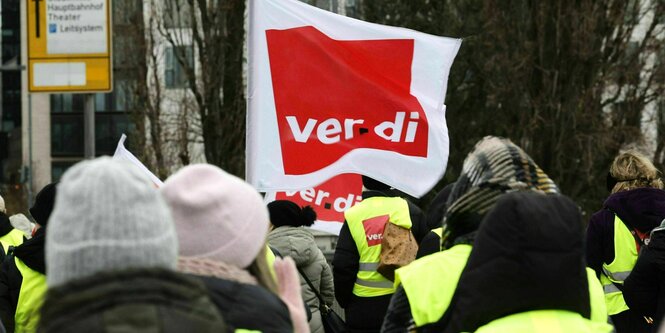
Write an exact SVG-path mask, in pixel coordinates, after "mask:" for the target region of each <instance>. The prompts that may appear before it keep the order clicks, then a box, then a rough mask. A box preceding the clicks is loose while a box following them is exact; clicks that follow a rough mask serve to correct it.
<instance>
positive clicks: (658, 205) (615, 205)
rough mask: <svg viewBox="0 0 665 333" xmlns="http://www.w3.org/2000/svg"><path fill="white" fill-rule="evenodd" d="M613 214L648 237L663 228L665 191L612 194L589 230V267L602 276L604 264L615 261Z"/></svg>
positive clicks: (598, 212) (648, 189) (650, 189)
mask: <svg viewBox="0 0 665 333" xmlns="http://www.w3.org/2000/svg"><path fill="white" fill-rule="evenodd" d="M614 214H616V215H617V216H619V218H620V219H621V220H622V221H623V222H624V223H625V224H626V226H627V227H628V229H629V230H630V229H637V230H639V231H640V232H642V233H649V232H651V230H653V228H656V227H658V226H659V225H660V222H661V221H662V220H663V218H664V217H665V191H663V190H659V189H654V188H638V189H634V190H630V191H624V192H618V193H615V194H612V195H611V196H610V197H609V198H607V200H605V203H604V204H603V209H601V210H599V211H597V212H596V213H595V214H593V216H591V220H590V221H589V226H588V228H587V245H586V246H587V249H586V257H587V264H588V265H589V267H591V268H592V269H593V270H595V271H596V274H598V277H600V274H601V273H602V269H603V263H607V264H610V263H611V262H612V261H614Z"/></svg>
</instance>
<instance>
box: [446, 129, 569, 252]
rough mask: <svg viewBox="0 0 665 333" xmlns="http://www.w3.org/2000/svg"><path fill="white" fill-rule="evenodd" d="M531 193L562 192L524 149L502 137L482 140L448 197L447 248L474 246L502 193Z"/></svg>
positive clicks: (468, 158) (464, 166) (467, 159)
mask: <svg viewBox="0 0 665 333" xmlns="http://www.w3.org/2000/svg"><path fill="white" fill-rule="evenodd" d="M529 190H533V191H539V192H542V193H546V194H557V193H559V189H558V188H557V186H556V184H554V182H553V181H552V180H551V179H550V178H549V177H548V176H547V174H545V172H543V170H541V169H540V167H538V165H537V164H536V163H535V162H534V161H533V160H532V159H531V157H529V155H527V154H526V153H525V152H524V150H522V148H520V147H518V146H517V145H515V144H514V143H512V142H511V141H510V140H508V139H504V138H499V137H493V136H487V137H485V138H483V139H482V140H480V141H479V142H478V143H477V144H476V146H475V148H474V149H473V151H472V152H471V153H469V155H468V156H467V157H466V159H465V160H464V165H463V167H462V173H461V175H460V176H459V178H458V179H457V182H456V183H455V187H454V188H453V190H452V192H451V194H450V197H449V198H448V211H447V212H446V215H445V216H444V220H443V224H444V226H445V228H444V234H443V237H442V241H443V248H444V249H447V248H450V247H452V246H454V245H456V244H470V243H472V242H473V239H474V238H475V237H474V236H475V232H476V231H477V230H478V227H479V226H480V222H481V221H482V219H483V217H484V216H485V214H486V213H487V212H488V211H489V210H491V209H492V208H493V207H494V205H495V204H496V202H497V200H498V199H499V197H500V196H501V195H502V194H504V193H508V192H514V191H529Z"/></svg>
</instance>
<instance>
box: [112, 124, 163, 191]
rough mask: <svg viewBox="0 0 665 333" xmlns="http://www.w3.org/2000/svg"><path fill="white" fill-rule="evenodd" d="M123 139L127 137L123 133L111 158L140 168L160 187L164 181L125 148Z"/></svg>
mask: <svg viewBox="0 0 665 333" xmlns="http://www.w3.org/2000/svg"><path fill="white" fill-rule="evenodd" d="M125 139H127V136H126V135H125V134H123V135H122V136H121V137H120V140H119V141H118V146H117V147H116V148H115V153H114V154H113V159H114V160H120V161H127V162H129V163H131V164H132V165H134V166H135V167H137V168H139V170H141V171H142V172H143V173H145V174H146V175H147V176H148V177H149V178H150V180H151V181H152V183H153V184H155V186H156V187H162V185H164V183H163V182H162V181H161V180H160V179H159V178H157V176H155V175H154V174H153V173H152V172H150V170H148V168H146V167H145V165H143V163H141V161H139V159H138V158H136V156H134V154H132V153H131V152H130V151H129V150H127V148H125Z"/></svg>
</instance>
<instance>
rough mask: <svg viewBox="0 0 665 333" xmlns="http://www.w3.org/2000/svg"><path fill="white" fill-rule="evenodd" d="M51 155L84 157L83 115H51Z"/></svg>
mask: <svg viewBox="0 0 665 333" xmlns="http://www.w3.org/2000/svg"><path fill="white" fill-rule="evenodd" d="M51 155H53V156H83V114H82V113H69V114H68V113H60V114H58V113H54V114H51Z"/></svg>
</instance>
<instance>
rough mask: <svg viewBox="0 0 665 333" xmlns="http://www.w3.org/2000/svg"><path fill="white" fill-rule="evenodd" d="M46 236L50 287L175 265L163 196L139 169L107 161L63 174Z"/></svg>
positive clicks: (172, 233) (83, 164)
mask: <svg viewBox="0 0 665 333" xmlns="http://www.w3.org/2000/svg"><path fill="white" fill-rule="evenodd" d="M46 234H47V235H46V278H47V283H48V285H49V286H51V287H52V286H58V285H61V284H64V283H67V282H69V281H71V280H75V279H80V278H84V277H87V276H91V275H94V274H95V273H98V272H102V271H113V270H120V269H126V268H150V267H161V268H167V269H175V267H176V264H177V257H178V240H177V238H176V234H175V227H174V225H173V221H172V219H171V215H170V212H169V209H168V207H167V206H166V203H165V202H164V200H163V199H162V197H161V196H160V194H159V192H158V191H157V189H155V188H154V186H153V185H152V184H151V183H150V180H148V178H147V177H146V176H145V175H143V174H142V173H141V172H140V171H139V170H138V169H136V168H133V167H132V166H130V165H127V164H125V163H123V162H118V161H113V160H111V159H110V158H108V157H102V158H98V159H94V160H92V161H84V162H81V163H79V164H77V165H75V166H73V167H72V168H70V169H69V170H68V171H67V172H65V174H64V175H63V177H62V181H61V182H60V184H59V185H58V196H57V198H56V201H55V208H54V209H53V213H52V214H51V218H50V220H49V227H48V232H47V233H46Z"/></svg>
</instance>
